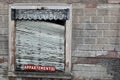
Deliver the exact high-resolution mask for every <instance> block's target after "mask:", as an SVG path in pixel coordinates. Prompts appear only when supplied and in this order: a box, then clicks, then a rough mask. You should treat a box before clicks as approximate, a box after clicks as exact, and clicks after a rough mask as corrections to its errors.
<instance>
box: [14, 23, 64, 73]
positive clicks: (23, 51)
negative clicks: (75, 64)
mask: <svg viewBox="0 0 120 80" xmlns="http://www.w3.org/2000/svg"><path fill="white" fill-rule="evenodd" d="M64 34H65V26H61V25H58V24H54V23H50V22H44V21H16V70H24V64H34V65H42V66H55V67H56V71H64V61H65V59H64V57H65V54H64V53H65V52H64V50H65V49H64V43H65V42H64V40H65V38H64Z"/></svg>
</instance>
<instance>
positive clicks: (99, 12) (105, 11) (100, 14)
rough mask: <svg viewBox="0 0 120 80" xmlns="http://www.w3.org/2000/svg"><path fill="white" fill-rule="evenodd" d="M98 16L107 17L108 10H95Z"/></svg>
mask: <svg viewBox="0 0 120 80" xmlns="http://www.w3.org/2000/svg"><path fill="white" fill-rule="evenodd" d="M97 15H98V16H107V15H109V11H108V9H97Z"/></svg>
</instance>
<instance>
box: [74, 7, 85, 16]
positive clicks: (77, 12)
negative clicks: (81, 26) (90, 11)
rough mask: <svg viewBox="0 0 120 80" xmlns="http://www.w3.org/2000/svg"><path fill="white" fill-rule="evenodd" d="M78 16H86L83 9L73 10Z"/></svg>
mask: <svg viewBox="0 0 120 80" xmlns="http://www.w3.org/2000/svg"><path fill="white" fill-rule="evenodd" d="M76 14H78V15H79V16H83V15H84V10H83V9H73V15H76Z"/></svg>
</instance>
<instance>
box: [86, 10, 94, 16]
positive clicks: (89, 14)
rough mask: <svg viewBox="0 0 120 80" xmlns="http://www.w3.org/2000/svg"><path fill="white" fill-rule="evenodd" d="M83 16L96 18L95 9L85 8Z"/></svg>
mask: <svg viewBox="0 0 120 80" xmlns="http://www.w3.org/2000/svg"><path fill="white" fill-rule="evenodd" d="M85 16H96V9H95V8H86V9H85Z"/></svg>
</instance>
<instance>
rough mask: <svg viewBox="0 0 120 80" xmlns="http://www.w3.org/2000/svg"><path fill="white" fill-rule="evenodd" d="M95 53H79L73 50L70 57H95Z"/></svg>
mask: <svg viewBox="0 0 120 80" xmlns="http://www.w3.org/2000/svg"><path fill="white" fill-rule="evenodd" d="M95 55H96V51H80V50H74V51H73V52H72V56H75V57H95Z"/></svg>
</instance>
